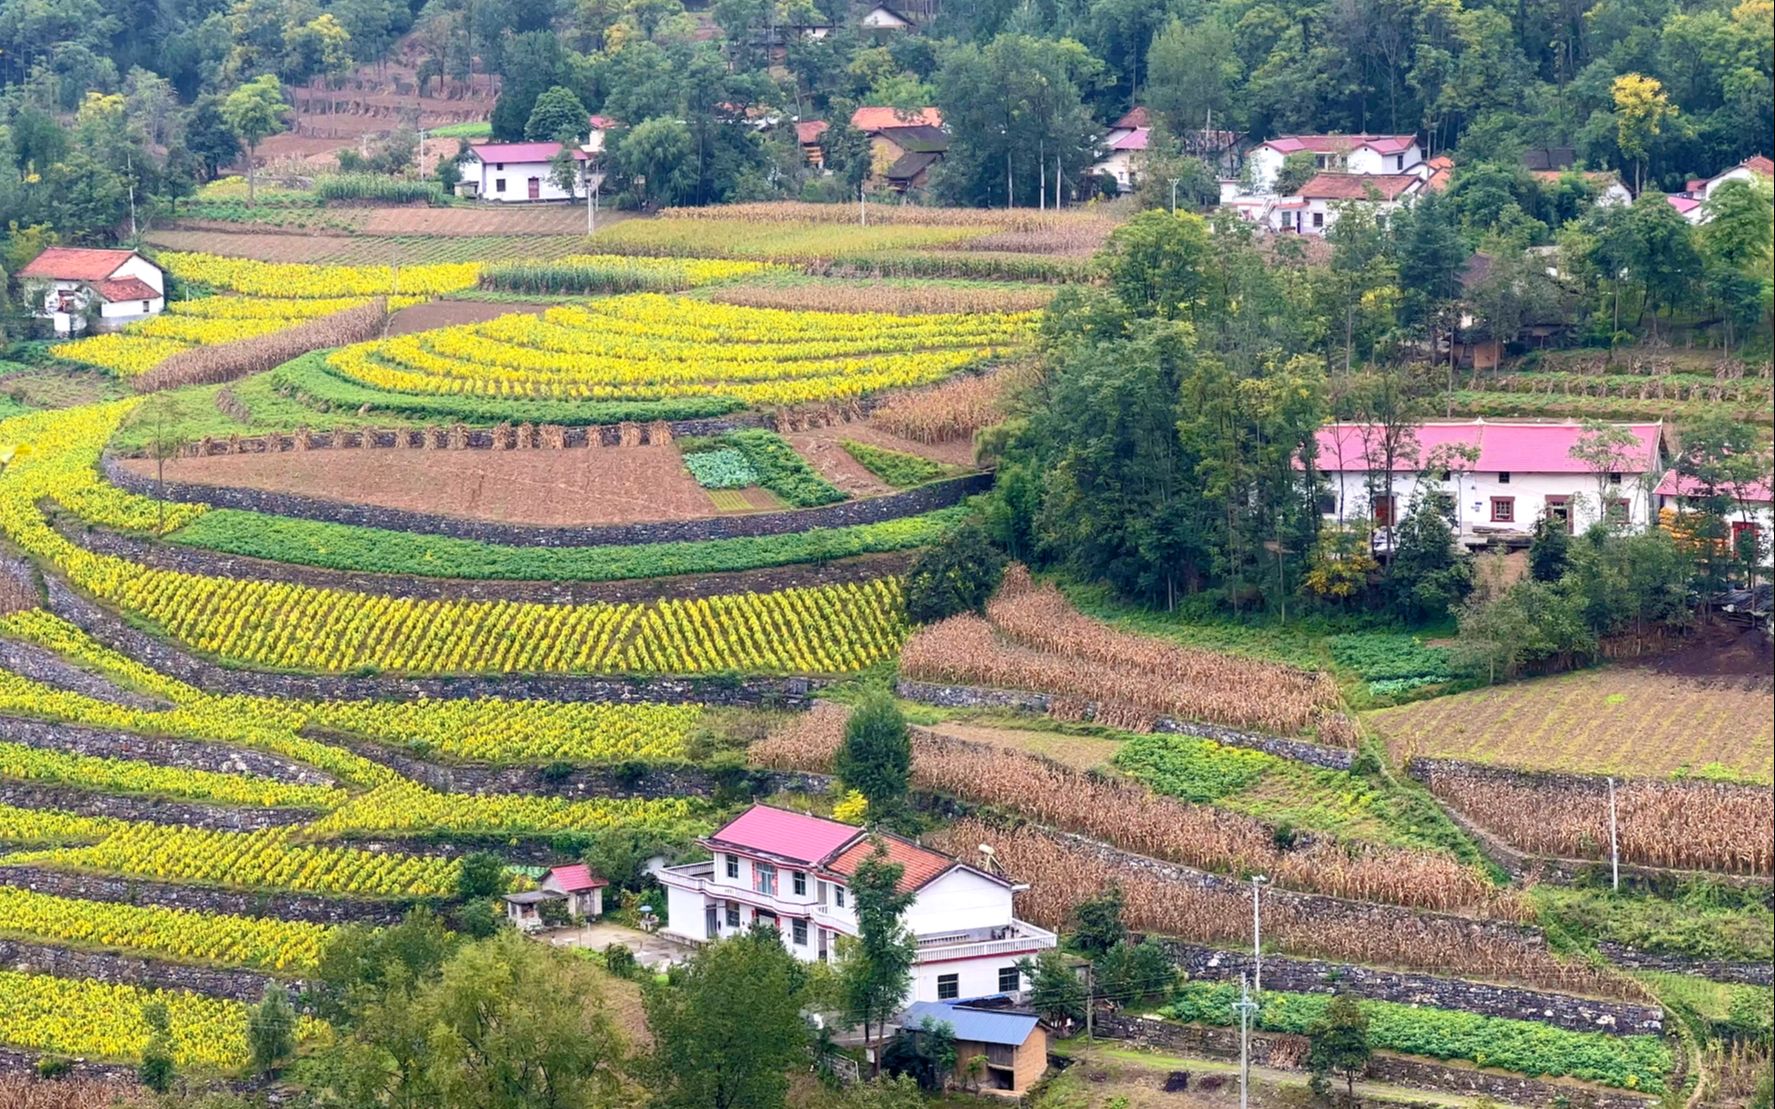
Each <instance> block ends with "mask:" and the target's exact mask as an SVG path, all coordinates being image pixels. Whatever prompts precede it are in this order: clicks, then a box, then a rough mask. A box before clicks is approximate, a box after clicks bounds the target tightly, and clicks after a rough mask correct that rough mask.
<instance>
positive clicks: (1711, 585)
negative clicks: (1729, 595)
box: [1673, 415, 1775, 598]
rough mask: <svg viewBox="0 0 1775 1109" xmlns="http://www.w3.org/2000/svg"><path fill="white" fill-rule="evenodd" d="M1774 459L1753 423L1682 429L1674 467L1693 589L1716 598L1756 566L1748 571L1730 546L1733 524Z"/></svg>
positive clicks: (1699, 423) (1713, 419)
mask: <svg viewBox="0 0 1775 1109" xmlns="http://www.w3.org/2000/svg"><path fill="white" fill-rule="evenodd" d="M1772 465H1775V460H1772V459H1771V457H1770V451H1769V448H1768V447H1767V446H1766V445H1765V444H1764V443H1763V442H1762V441H1760V440H1759V439H1758V437H1757V434H1756V432H1755V431H1754V430H1753V429H1752V427H1751V425H1749V424H1747V423H1744V422H1743V421H1740V420H1735V419H1733V418H1731V417H1730V416H1725V415H1717V416H1707V417H1704V418H1702V419H1698V420H1695V421H1694V422H1692V423H1690V424H1688V425H1687V426H1685V427H1684V428H1683V434H1682V450H1681V451H1680V452H1679V453H1678V454H1677V456H1676V458H1675V460H1674V465H1673V468H1674V469H1675V470H1676V473H1677V477H1678V480H1679V481H1681V482H1682V483H1683V486H1684V488H1685V490H1686V491H1687V495H1686V496H1685V497H1684V498H1683V502H1684V504H1683V524H1684V528H1683V530H1684V532H1685V533H1686V535H1687V537H1688V540H1689V543H1690V545H1691V547H1692V549H1693V552H1694V555H1693V557H1694V559H1695V589H1696V592H1698V593H1699V594H1700V595H1701V596H1702V597H1703V598H1709V597H1712V596H1713V595H1714V594H1716V593H1718V592H1719V591H1721V590H1722V589H1725V588H1726V587H1727V586H1728V585H1730V584H1731V583H1732V582H1733V580H1734V579H1736V578H1738V577H1739V576H1740V575H1743V574H1745V572H1746V571H1747V570H1751V571H1754V567H1748V568H1747V567H1745V566H1744V565H1743V564H1742V562H1741V561H1740V552H1738V551H1737V550H1736V549H1735V547H1734V545H1733V542H1732V520H1733V518H1734V517H1735V516H1737V515H1738V514H1739V513H1742V512H1744V511H1745V510H1746V508H1747V507H1748V505H1747V501H1748V496H1749V491H1750V490H1751V489H1752V488H1754V487H1755V486H1756V485H1757V484H1758V483H1759V482H1766V481H1767V480H1768V475H1769V473H1770V470H1771V467H1772Z"/></svg>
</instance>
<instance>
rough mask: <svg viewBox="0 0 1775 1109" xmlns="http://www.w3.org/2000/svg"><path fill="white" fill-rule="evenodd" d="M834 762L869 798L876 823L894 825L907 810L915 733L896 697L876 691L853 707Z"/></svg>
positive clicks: (841, 774) (843, 776)
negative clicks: (896, 701) (909, 730)
mask: <svg viewBox="0 0 1775 1109" xmlns="http://www.w3.org/2000/svg"><path fill="white" fill-rule="evenodd" d="M834 765H835V768H836V769H837V771H838V778H839V780H840V781H841V782H843V783H844V785H845V787H846V788H847V789H854V790H856V791H857V792H858V793H861V794H862V795H863V797H864V798H865V799H866V800H867V801H868V802H869V819H870V822H871V823H874V824H881V823H883V822H886V823H888V824H889V825H891V824H892V823H893V822H894V821H895V820H897V819H898V818H899V817H900V816H901V815H902V814H903V813H904V812H905V811H906V807H907V790H908V788H909V786H910V782H911V778H912V737H911V735H910V734H909V733H908V732H907V730H906V718H905V717H904V716H902V715H901V714H900V709H899V706H897V705H895V704H894V700H893V698H892V697H890V696H888V695H887V694H886V693H878V694H872V695H870V696H869V697H867V698H865V699H864V700H863V702H862V703H861V704H859V705H857V707H856V708H855V709H854V710H852V712H851V715H850V719H849V720H848V721H846V722H845V726H844V741H843V743H841V744H840V745H839V748H838V757H837V760H836V762H835V764H834Z"/></svg>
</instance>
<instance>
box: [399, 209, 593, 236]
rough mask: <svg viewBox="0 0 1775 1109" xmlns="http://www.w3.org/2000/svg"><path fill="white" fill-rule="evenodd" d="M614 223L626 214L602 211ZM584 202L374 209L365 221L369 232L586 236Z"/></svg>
mask: <svg viewBox="0 0 1775 1109" xmlns="http://www.w3.org/2000/svg"><path fill="white" fill-rule="evenodd" d="M599 215H600V217H601V218H600V219H599V223H600V224H602V223H606V222H610V223H614V222H615V221H616V220H617V219H618V218H620V217H622V216H623V215H624V213H620V212H611V213H609V214H608V215H606V214H605V213H603V212H600V213H599ZM585 229H586V212H585V207H584V206H583V205H580V204H536V205H525V206H522V207H520V206H516V205H487V206H484V207H475V208H374V209H371V210H370V214H369V216H368V218H367V219H366V220H365V221H364V233H365V234H367V235H583V234H585Z"/></svg>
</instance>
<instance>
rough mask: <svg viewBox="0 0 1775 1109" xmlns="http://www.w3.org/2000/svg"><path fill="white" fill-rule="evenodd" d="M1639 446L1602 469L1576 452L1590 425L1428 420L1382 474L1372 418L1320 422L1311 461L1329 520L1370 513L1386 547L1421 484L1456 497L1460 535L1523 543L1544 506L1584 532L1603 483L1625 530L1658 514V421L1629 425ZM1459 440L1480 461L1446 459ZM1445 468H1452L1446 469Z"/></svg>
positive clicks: (1468, 539)
mask: <svg viewBox="0 0 1775 1109" xmlns="http://www.w3.org/2000/svg"><path fill="white" fill-rule="evenodd" d="M1622 426H1625V427H1626V428H1627V429H1628V430H1629V431H1630V432H1631V433H1632V436H1633V439H1634V441H1635V443H1634V445H1633V446H1632V447H1631V448H1630V449H1627V450H1625V451H1623V452H1622V454H1621V458H1620V467H1621V468H1620V469H1619V470H1614V471H1610V472H1606V473H1603V474H1600V475H1599V474H1598V473H1597V472H1595V471H1593V470H1592V469H1591V468H1590V467H1589V466H1588V465H1586V464H1585V463H1584V462H1582V461H1579V460H1578V459H1576V458H1574V457H1572V448H1573V447H1575V446H1577V445H1578V441H1579V439H1580V437H1581V436H1583V434H1584V429H1583V427H1582V426H1580V425H1579V424H1577V423H1575V422H1572V421H1563V422H1558V423H1529V422H1520V423H1494V422H1490V421H1487V420H1448V421H1432V422H1429V423H1425V424H1422V425H1420V426H1418V427H1417V428H1415V429H1414V430H1413V431H1411V432H1410V433H1408V435H1407V436H1406V439H1405V442H1404V443H1402V444H1401V445H1400V447H1401V449H1397V450H1395V452H1394V453H1395V458H1394V459H1393V466H1392V473H1391V475H1386V474H1385V470H1386V464H1387V458H1386V455H1387V451H1386V445H1385V435H1384V433H1383V430H1382V429H1381V428H1379V427H1376V426H1372V425H1367V424H1355V423H1337V424H1330V425H1327V426H1326V427H1323V428H1321V429H1319V435H1318V456H1317V459H1316V460H1315V466H1316V467H1317V468H1318V470H1319V471H1320V472H1321V473H1322V474H1323V475H1324V476H1325V478H1326V481H1327V483H1328V486H1329V488H1328V490H1327V491H1326V493H1325V495H1324V497H1323V498H1322V500H1321V503H1320V511H1321V512H1322V513H1323V514H1324V515H1325V517H1326V518H1327V519H1330V520H1336V521H1339V522H1344V521H1350V520H1363V519H1365V520H1368V521H1369V522H1371V523H1372V524H1373V526H1374V527H1375V529H1376V531H1377V542H1378V543H1380V544H1381V545H1384V542H1385V534H1386V533H1385V529H1388V528H1391V527H1392V525H1393V524H1394V522H1395V521H1397V520H1398V519H1399V518H1400V517H1401V516H1403V515H1404V514H1405V513H1406V511H1407V510H1408V509H1409V507H1410V505H1411V501H1412V496H1413V494H1414V493H1417V492H1418V491H1419V489H1420V485H1422V484H1426V483H1427V484H1428V485H1430V486H1433V487H1438V488H1441V489H1445V490H1447V491H1448V492H1449V493H1450V494H1451V495H1452V496H1453V498H1454V505H1455V514H1456V515H1455V522H1456V530H1457V534H1458V536H1459V538H1460V540H1461V542H1463V543H1465V544H1467V545H1468V546H1475V547H1480V546H1485V545H1486V544H1488V543H1490V542H1492V541H1493V540H1504V541H1506V542H1510V541H1515V542H1527V541H1528V539H1529V536H1530V534H1531V533H1532V531H1533V530H1534V526H1535V520H1536V518H1537V517H1539V516H1541V515H1542V514H1543V513H1545V514H1546V515H1548V516H1550V517H1552V518H1554V519H1557V520H1560V521H1562V522H1564V524H1565V526H1566V529H1567V530H1568V531H1582V530H1583V529H1585V528H1587V527H1589V526H1590V525H1591V524H1593V523H1595V522H1596V520H1597V519H1598V510H1597V506H1598V481H1599V480H1601V481H1602V482H1603V484H1604V486H1605V487H1606V488H1605V489H1604V493H1605V496H1604V499H1606V500H1607V501H1608V511H1609V512H1610V513H1611V514H1613V515H1615V517H1616V518H1617V519H1619V520H1621V521H1622V523H1623V524H1624V525H1625V526H1627V527H1632V528H1643V527H1645V526H1646V525H1647V524H1648V523H1650V522H1651V521H1652V507H1653V491H1652V486H1653V484H1654V482H1655V478H1654V477H1651V476H1652V475H1659V474H1662V473H1663V471H1664V467H1663V461H1664V459H1663V450H1664V427H1663V424H1662V423H1650V424H1626V425H1622ZM1457 447H1468V448H1474V449H1476V450H1477V451H1478V457H1477V459H1476V460H1475V461H1472V462H1468V461H1466V460H1465V459H1458V460H1455V461H1452V462H1445V461H1444V459H1446V458H1448V457H1449V456H1450V454H1451V452H1452V450H1453V448H1457ZM1445 467H1446V468H1445Z"/></svg>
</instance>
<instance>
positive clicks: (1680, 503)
mask: <svg viewBox="0 0 1775 1109" xmlns="http://www.w3.org/2000/svg"><path fill="white" fill-rule="evenodd" d="M1685 500H1686V498H1684V497H1659V498H1658V508H1659V509H1660V510H1662V509H1666V508H1668V509H1671V510H1672V511H1675V512H1682V511H1684V501H1685ZM1726 522H1727V523H1730V524H1755V525H1756V526H1757V530H1758V533H1759V535H1758V537H1759V538H1760V539H1761V540H1762V543H1763V549H1764V554H1763V565H1765V566H1767V565H1769V564H1770V563H1771V562H1775V550H1771V549H1770V537H1771V536H1775V508H1771V506H1769V505H1767V504H1751V505H1748V506H1747V505H1744V504H1741V503H1739V504H1735V505H1734V507H1733V509H1732V511H1731V512H1729V513H1727V514H1726Z"/></svg>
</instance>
